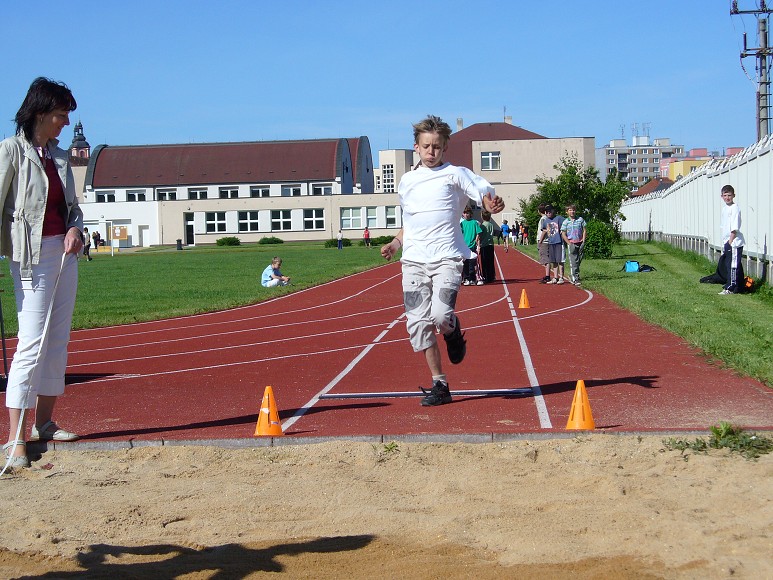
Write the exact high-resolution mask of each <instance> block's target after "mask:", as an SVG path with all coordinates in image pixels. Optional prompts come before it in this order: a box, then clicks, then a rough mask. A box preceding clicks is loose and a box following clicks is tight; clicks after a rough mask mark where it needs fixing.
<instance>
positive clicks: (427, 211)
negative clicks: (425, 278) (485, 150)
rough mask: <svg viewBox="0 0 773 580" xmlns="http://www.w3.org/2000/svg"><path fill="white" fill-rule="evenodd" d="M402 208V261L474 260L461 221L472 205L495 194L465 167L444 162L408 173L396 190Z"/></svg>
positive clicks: (488, 185) (481, 179) (489, 186)
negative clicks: (465, 239) (465, 241)
mask: <svg viewBox="0 0 773 580" xmlns="http://www.w3.org/2000/svg"><path fill="white" fill-rule="evenodd" d="M397 192H398V196H399V198H400V205H401V207H402V209H403V259H405V260H409V261H412V262H436V261H439V260H442V259H444V258H458V257H460V256H461V257H464V258H466V259H469V258H472V257H473V256H474V254H473V253H472V252H471V251H470V248H468V247H467V244H465V243H464V236H462V229H461V227H459V219H460V217H461V215H462V211H463V210H464V208H465V207H466V206H467V205H469V204H470V202H473V203H474V204H475V205H478V206H479V205H481V204H482V203H483V196H484V195H487V194H491V195H492V196H493V195H494V188H493V187H491V184H490V183H489V182H488V181H486V180H485V179H483V178H482V177H480V176H479V175H475V174H474V173H473V172H472V171H470V170H469V169H467V168H466V167H456V166H455V165H451V164H449V163H444V164H443V165H440V166H439V167H431V168H430V167H424V166H421V167H419V168H418V169H416V170H415V171H409V172H408V173H406V174H405V175H403V177H402V179H400V185H399V186H398V187H397Z"/></svg>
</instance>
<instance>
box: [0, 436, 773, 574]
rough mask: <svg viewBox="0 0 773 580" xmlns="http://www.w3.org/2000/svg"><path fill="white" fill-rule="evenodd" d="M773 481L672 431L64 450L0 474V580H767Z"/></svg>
mask: <svg viewBox="0 0 773 580" xmlns="http://www.w3.org/2000/svg"><path fill="white" fill-rule="evenodd" d="M771 481H773V456H771V455H768V456H763V457H762V458H760V459H759V460H758V461H756V462H754V461H747V460H745V459H743V458H742V457H740V456H738V455H730V454H729V453H728V452H726V451H723V450H720V451H712V452H710V453H709V454H708V455H692V454H690V455H689V456H688V460H685V459H684V457H683V455H682V454H681V453H680V452H679V451H671V450H666V449H665V446H664V445H663V437H662V436H646V437H637V436H618V435H602V434H594V435H581V436H579V437H575V438H564V439H561V438H557V439H545V440H537V441H514V442H508V443H491V444H431V443H390V444H386V445H384V444H378V445H374V444H369V443H356V442H344V441H333V442H329V443H321V444H310V445H290V446H281V447H273V448H256V449H223V448H216V447H205V446H201V447H199V446H181V447H176V446H169V447H141V448H136V449H131V450H121V451H78V450H69V451H63V450H55V451H49V452H48V453H46V454H45V455H44V457H43V459H42V460H41V461H39V462H36V463H35V464H34V466H33V468H31V469H29V470H23V471H21V472H17V473H15V474H13V475H11V476H5V477H3V479H2V480H0V499H2V504H3V506H4V519H5V524H4V525H3V526H2V530H1V531H0V538H1V539H0V543H1V544H2V546H3V548H4V549H3V550H2V551H0V576H2V577H6V578H11V577H20V576H22V577H29V576H41V575H44V576H43V577H51V578H54V577H55V578H86V577H88V578H111V579H115V578H186V579H199V578H258V577H263V576H268V575H269V574H272V575H274V576H275V573H276V572H283V573H284V574H285V575H286V576H287V577H296V578H390V577H394V578H396V577H404V578H484V579H486V578H492V579H493V578H503V577H504V578H546V577H549V578H573V579H576V578H599V577H604V578H701V579H703V578H727V577H731V576H732V577H735V578H771V577H773V556H772V555H773V485H771ZM274 576H272V577H274Z"/></svg>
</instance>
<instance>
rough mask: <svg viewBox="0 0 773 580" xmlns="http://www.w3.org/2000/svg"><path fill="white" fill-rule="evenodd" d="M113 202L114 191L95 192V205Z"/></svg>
mask: <svg viewBox="0 0 773 580" xmlns="http://www.w3.org/2000/svg"><path fill="white" fill-rule="evenodd" d="M114 201H115V192H114V191H105V192H102V193H99V192H97V203H113V202H114Z"/></svg>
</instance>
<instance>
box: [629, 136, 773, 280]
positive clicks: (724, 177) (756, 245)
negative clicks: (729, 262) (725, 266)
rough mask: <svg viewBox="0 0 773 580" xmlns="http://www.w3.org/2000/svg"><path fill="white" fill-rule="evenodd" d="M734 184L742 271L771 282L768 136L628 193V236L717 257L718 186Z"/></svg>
mask: <svg viewBox="0 0 773 580" xmlns="http://www.w3.org/2000/svg"><path fill="white" fill-rule="evenodd" d="M725 184H730V185H732V186H733V188H734V189H735V202H736V203H737V204H738V206H739V208H740V209H741V232H742V233H743V235H744V238H745V240H746V243H745V246H744V258H745V264H744V267H745V269H746V272H747V273H748V274H750V275H752V276H755V277H757V278H764V279H765V280H766V281H767V282H768V283H770V282H771V274H773V270H772V269H771V255H770V252H771V250H770V243H771V239H770V238H771V236H770V234H771V223H773V203H771V197H773V136H771V135H768V136H767V137H765V138H763V139H762V140H760V141H759V142H758V143H755V144H754V145H752V146H750V147H747V148H746V149H744V150H743V151H741V152H740V153H738V154H736V155H733V156H732V157H729V158H727V159H722V160H714V161H710V162H708V163H706V164H705V165H702V166H700V167H699V168H698V169H697V170H696V171H694V172H693V173H690V174H689V175H688V176H686V177H684V178H683V179H680V180H679V181H677V182H676V183H675V184H674V185H672V186H671V187H669V188H668V189H667V190H665V191H661V192H656V193H651V194H649V195H644V196H641V197H635V198H632V199H630V200H628V201H626V202H625V203H623V206H622V208H621V212H622V214H623V215H624V216H625V221H623V222H621V224H620V225H621V232H622V234H623V237H625V238H627V239H648V240H658V241H665V242H668V243H670V244H672V245H674V246H677V247H680V248H682V249H684V250H688V251H693V252H696V253H700V254H703V255H705V256H707V257H709V258H710V259H712V260H714V261H716V259H717V258H718V256H719V254H720V253H721V252H722V238H721V234H720V231H719V214H720V209H721V207H722V204H723V203H724V202H723V201H722V199H721V197H720V192H721V189H722V186H723V185H725Z"/></svg>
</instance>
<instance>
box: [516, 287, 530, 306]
mask: <svg viewBox="0 0 773 580" xmlns="http://www.w3.org/2000/svg"><path fill="white" fill-rule="evenodd" d="M518 308H531V306H529V297H528V296H526V288H524V289H523V290H521V301H520V302H519V303H518Z"/></svg>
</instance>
